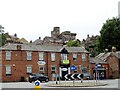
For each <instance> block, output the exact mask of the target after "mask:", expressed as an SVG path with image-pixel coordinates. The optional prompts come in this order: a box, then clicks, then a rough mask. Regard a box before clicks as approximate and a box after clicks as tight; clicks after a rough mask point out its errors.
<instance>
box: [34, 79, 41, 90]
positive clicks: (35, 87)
mask: <svg viewBox="0 0 120 90" xmlns="http://www.w3.org/2000/svg"><path fill="white" fill-rule="evenodd" d="M34 85H35V86H34V90H40V81H39V80H36V81H35V83H34Z"/></svg>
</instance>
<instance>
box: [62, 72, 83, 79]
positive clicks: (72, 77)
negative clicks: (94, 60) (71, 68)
mask: <svg viewBox="0 0 120 90" xmlns="http://www.w3.org/2000/svg"><path fill="white" fill-rule="evenodd" d="M64 77H65V79H67V80H68V79H72V80H74V79H82V78H83V74H79V73H75V74H66V75H65V76H64Z"/></svg>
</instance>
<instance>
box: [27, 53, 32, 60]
mask: <svg viewBox="0 0 120 90" xmlns="http://www.w3.org/2000/svg"><path fill="white" fill-rule="evenodd" d="M27 60H32V52H31V51H27Z"/></svg>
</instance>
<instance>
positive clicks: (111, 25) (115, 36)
mask: <svg viewBox="0 0 120 90" xmlns="http://www.w3.org/2000/svg"><path fill="white" fill-rule="evenodd" d="M112 46H115V47H116V48H117V50H120V20H119V19H118V18H112V19H108V20H106V23H104V24H103V26H102V29H101V31H100V36H99V37H98V38H97V42H96V50H97V51H98V52H103V51H104V50H105V49H106V48H107V49H108V50H109V51H111V48H112Z"/></svg>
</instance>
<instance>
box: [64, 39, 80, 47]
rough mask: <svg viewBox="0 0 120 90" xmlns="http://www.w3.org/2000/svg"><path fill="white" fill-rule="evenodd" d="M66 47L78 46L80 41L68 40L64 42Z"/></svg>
mask: <svg viewBox="0 0 120 90" xmlns="http://www.w3.org/2000/svg"><path fill="white" fill-rule="evenodd" d="M66 45H67V46H68V47H79V46H80V41H79V40H78V39H77V40H70V41H69V42H67V44H66Z"/></svg>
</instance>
